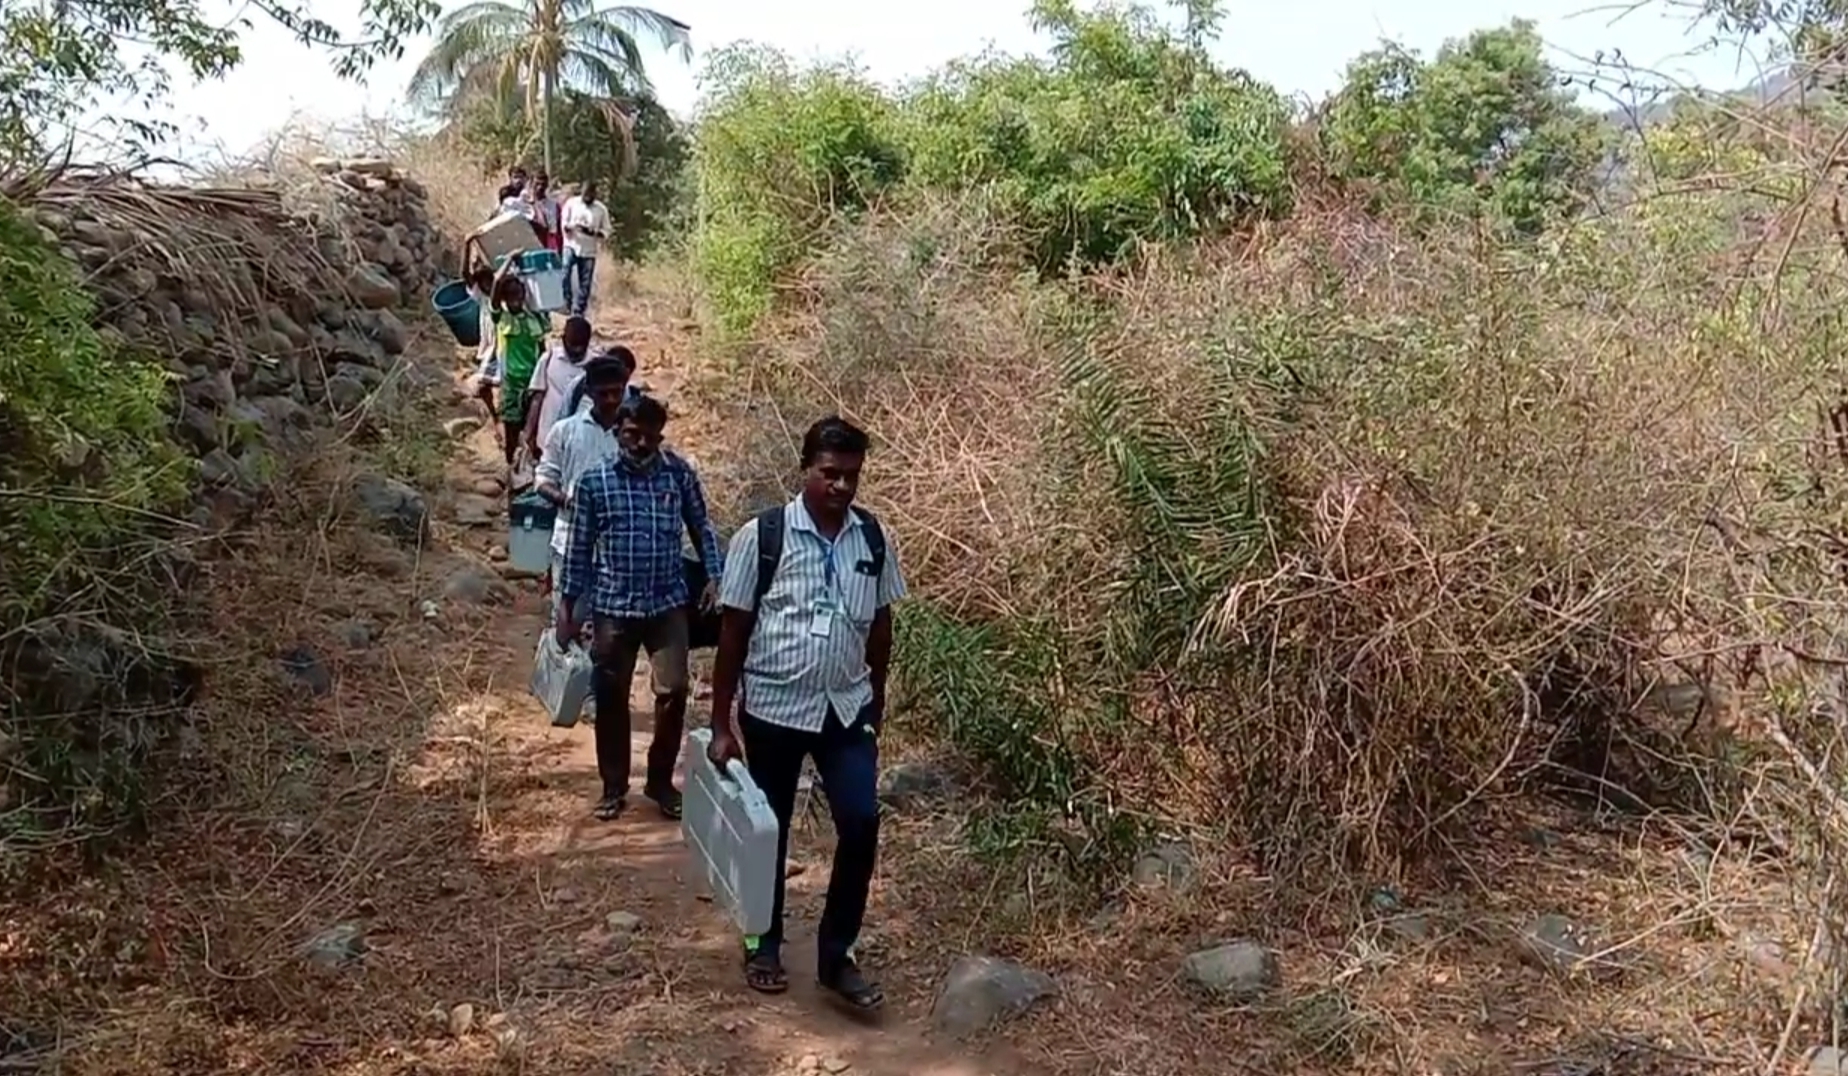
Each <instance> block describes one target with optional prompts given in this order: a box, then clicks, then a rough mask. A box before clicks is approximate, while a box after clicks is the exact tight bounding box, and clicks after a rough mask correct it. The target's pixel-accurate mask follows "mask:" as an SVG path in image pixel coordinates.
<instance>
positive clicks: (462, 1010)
mask: <svg viewBox="0 0 1848 1076" xmlns="http://www.w3.org/2000/svg"><path fill="white" fill-rule="evenodd" d="M447 1023H448V1027H449V1037H450V1038H452V1039H460V1038H464V1037H466V1036H467V1035H468V1033H469V1032H471V1031H473V1030H475V1007H474V1006H473V1005H470V1004H469V1003H468V1002H466V1001H464V1002H460V1003H458V1004H457V1005H456V1006H455V1007H453V1008H451V1009H450V1010H449V1019H448V1021H447Z"/></svg>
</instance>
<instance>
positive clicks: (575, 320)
mask: <svg viewBox="0 0 1848 1076" xmlns="http://www.w3.org/2000/svg"><path fill="white" fill-rule="evenodd" d="M572 333H577V334H578V335H579V336H582V337H583V338H584V342H585V343H586V344H588V343H590V319H589V318H585V317H579V316H577V315H575V314H574V315H572V316H571V317H568V318H566V319H565V327H564V329H563V331H561V332H560V333H559V334H558V335H559V336H560V337H561V338H566V339H568V338H570V336H571V334H572Z"/></svg>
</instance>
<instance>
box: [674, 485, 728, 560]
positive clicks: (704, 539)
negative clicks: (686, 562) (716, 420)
mask: <svg viewBox="0 0 1848 1076" xmlns="http://www.w3.org/2000/svg"><path fill="white" fill-rule="evenodd" d="M681 475H682V477H681V500H680V504H681V509H680V511H681V518H682V519H683V520H685V522H686V525H687V535H688V536H689V537H691V538H692V539H693V544H694V545H696V546H698V547H699V559H700V561H701V563H703V564H704V565H705V566H706V578H708V579H717V578H719V577H720V576H722V575H724V574H725V558H723V557H721V556H720V555H719V532H718V531H715V530H713V529H712V517H711V515H709V514H708V513H707V511H706V490H705V487H704V486H702V485H701V484H700V481H699V474H698V473H697V472H695V471H694V470H693V468H692V467H689V466H685V464H684V463H683V465H682V467H681Z"/></svg>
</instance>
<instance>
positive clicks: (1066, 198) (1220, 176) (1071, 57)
mask: <svg viewBox="0 0 1848 1076" xmlns="http://www.w3.org/2000/svg"><path fill="white" fill-rule="evenodd" d="M1035 16H1036V19H1037V22H1038V24H1039V26H1040V27H1041V28H1042V29H1044V30H1046V31H1048V32H1049V33H1050V34H1051V36H1052V39H1053V48H1052V58H1051V59H1049V60H1037V59H1007V58H988V59H982V60H976V61H974V62H969V63H962V64H956V65H952V66H951V67H950V68H949V69H948V70H946V71H945V72H943V73H941V74H939V75H938V76H936V77H935V78H932V79H930V80H928V81H927V82H926V83H925V84H924V85H922V86H921V87H919V88H918V89H916V90H915V91H914V92H913V93H912V94H911V95H910V96H909V98H908V100H907V109H906V125H905V131H906V135H907V145H908V148H909V150H910V158H911V169H912V177H911V178H912V181H913V182H914V183H917V184H921V185H928V186H934V187H940V188H945V189H951V190H958V189H965V188H990V189H993V190H995V191H996V192H998V195H999V199H1000V201H1001V202H1002V204H1003V205H1005V206H1006V207H1007V208H1008V210H1009V211H1010V212H1011V214H1012V215H1013V216H1014V217H1015V219H1016V220H1017V221H1018V222H1019V224H1020V226H1021V227H1022V228H1023V229H1024V230H1025V232H1026V233H1027V235H1028V236H1029V241H1030V243H1031V245H1032V249H1034V250H1035V252H1036V258H1037V261H1038V263H1039V267H1040V268H1041V270H1042V271H1049V272H1059V271H1063V270H1064V268H1065V267H1066V263H1067V262H1068V261H1069V260H1072V259H1076V260H1078V261H1080V262H1082V263H1088V264H1097V263H1103V262H1109V261H1113V260H1116V259H1118V258H1120V257H1122V256H1123V255H1124V254H1126V253H1128V252H1129V251H1131V250H1132V249H1133V248H1134V247H1135V245H1136V244H1137V243H1139V242H1159V241H1166V240H1173V239H1183V238H1189V237H1193V236H1199V235H1203V234H1211V233H1213V232H1216V231H1219V230H1221V229H1223V228H1226V227H1229V226H1231V225H1234V224H1236V223H1238V222H1240V221H1243V220H1247V219H1250V218H1254V217H1261V216H1269V215H1275V214H1277V213H1279V212H1282V211H1283V210H1285V209H1287V207H1288V205H1289V201H1290V178H1289V175H1288V170H1287V167H1286V160H1285V152H1284V136H1285V133H1286V131H1287V129H1288V123H1289V118H1290V112H1289V107H1288V105H1287V104H1286V103H1285V102H1284V100H1283V99H1282V98H1281V97H1280V96H1279V95H1278V94H1277V93H1276V91H1274V90H1272V89H1271V88H1270V87H1268V86H1264V85H1262V84H1260V83H1257V82H1254V81H1252V80H1251V79H1250V78H1249V77H1247V76H1246V75H1244V74H1243V73H1241V72H1236V71H1226V70H1221V69H1219V68H1216V67H1214V66H1212V65H1211V64H1210V62H1209V61H1207V60H1206V59H1205V58H1204V57H1203V55H1201V54H1200V53H1198V52H1196V51H1194V50H1193V49H1191V48H1189V47H1188V46H1187V45H1186V44H1185V43H1184V42H1183V41H1181V40H1180V39H1179V38H1177V37H1176V36H1175V35H1173V34H1172V33H1171V32H1169V31H1168V30H1167V29H1165V28H1164V27H1163V26H1162V25H1161V23H1159V22H1158V21H1157V20H1156V19H1155V18H1154V17H1153V15H1152V14H1150V13H1149V12H1148V11H1147V10H1146V9H1141V8H1134V7H1131V8H1123V9H1108V8H1107V9H1105V10H1103V11H1102V12H1100V13H1097V14H1081V13H1079V12H1078V11H1077V10H1076V9H1074V8H1073V7H1072V6H1071V5H1070V4H1067V3H1051V2H1047V3H1041V4H1039V5H1038V6H1036V8H1035Z"/></svg>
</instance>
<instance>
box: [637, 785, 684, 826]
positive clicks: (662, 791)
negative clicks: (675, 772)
mask: <svg viewBox="0 0 1848 1076" xmlns="http://www.w3.org/2000/svg"><path fill="white" fill-rule="evenodd" d="M642 795H644V796H647V797H648V798H649V799H651V800H653V801H654V805H655V806H656V807H659V808H661V813H662V814H663V815H665V816H667V818H668V819H669V820H670V821H674V822H678V821H680V812H681V798H680V790H679V789H677V788H675V787H674V785H673V783H672V782H671V781H670V782H668V783H667V784H665V785H659V786H654V787H650V788H645V789H643V790H642Z"/></svg>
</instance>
